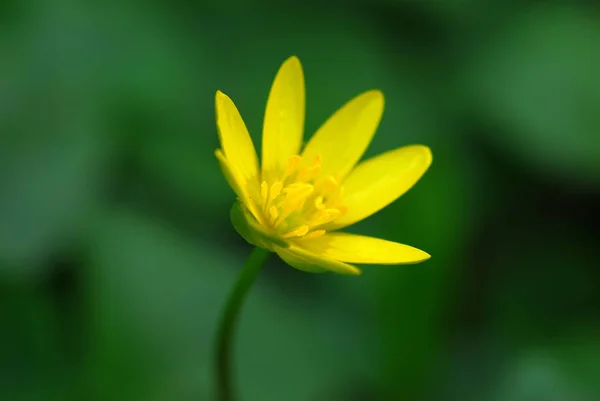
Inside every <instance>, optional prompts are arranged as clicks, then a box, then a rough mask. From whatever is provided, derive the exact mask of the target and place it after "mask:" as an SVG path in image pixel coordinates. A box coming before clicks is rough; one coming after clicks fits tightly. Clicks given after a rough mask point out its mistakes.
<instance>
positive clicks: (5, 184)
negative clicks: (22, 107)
mask: <svg viewBox="0 0 600 401" xmlns="http://www.w3.org/2000/svg"><path fill="white" fill-rule="evenodd" d="M32 128H34V127H32ZM37 129H39V130H42V127H41V126H40V127H37ZM60 129H62V130H64V131H63V132H62V133H61V134H58V135H54V134H55V132H56V131H57V130H60ZM55 130H56V131H55ZM86 130H89V127H85V126H84V127H81V126H76V122H74V121H71V122H69V123H67V122H63V123H61V124H58V125H57V126H54V127H51V126H49V125H45V126H44V127H43V132H45V133H46V134H47V135H49V136H46V137H45V138H36V139H33V140H31V141H29V142H27V143H22V144H18V145H14V146H9V147H5V148H3V149H2V153H3V154H4V155H3V156H2V160H1V162H0V194H2V195H0V220H1V221H2V226H1V227H0V258H1V259H2V261H3V262H4V263H2V266H3V267H4V268H5V269H9V270H6V271H5V272H3V273H5V274H11V275H12V274H16V275H25V276H27V275H29V274H33V273H34V270H36V269H38V267H40V263H42V262H44V261H45V259H46V258H47V257H48V254H49V253H50V252H52V251H53V250H54V249H55V248H56V247H60V246H64V245H68V243H69V241H70V239H71V238H72V237H73V236H74V235H75V233H76V232H77V230H78V229H79V228H81V227H82V225H83V224H85V222H84V219H85V218H86V215H87V214H88V213H89V212H91V211H92V210H93V208H94V207H95V205H96V202H97V201H98V199H97V197H96V196H97V195H98V190H99V185H100V184H101V178H102V166H103V161H104V157H105V152H104V150H103V146H102V144H101V143H99V141H98V138H97V137H94V136H93V134H92V133H91V132H90V131H86ZM53 131H54V132H53ZM69 131H70V132H69ZM11 151H12V152H11Z"/></svg>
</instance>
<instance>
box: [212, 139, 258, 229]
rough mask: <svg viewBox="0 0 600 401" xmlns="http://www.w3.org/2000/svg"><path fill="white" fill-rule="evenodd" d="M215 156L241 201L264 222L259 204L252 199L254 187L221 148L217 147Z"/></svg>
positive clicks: (255, 216) (256, 217)
mask: <svg viewBox="0 0 600 401" xmlns="http://www.w3.org/2000/svg"><path fill="white" fill-rule="evenodd" d="M215 156H216V157H217V160H218V161H219V166H220V167H221V172H222V173H223V176H224V177H225V179H226V180H227V183H228V184H229V186H230V187H231V189H233V191H234V192H235V194H236V195H237V196H238V198H239V199H240V201H241V202H242V203H243V204H244V205H245V206H246V208H247V209H248V210H249V211H250V212H251V213H252V215H253V216H254V218H255V219H256V220H257V221H259V222H260V223H261V224H264V222H265V221H264V217H263V215H262V213H260V212H259V208H258V206H257V205H256V204H255V203H254V202H253V201H252V187H249V186H248V183H247V182H246V181H245V180H244V178H243V177H242V176H241V175H240V174H239V173H238V172H237V170H236V169H235V167H234V166H232V165H231V163H229V161H228V160H227V158H226V157H225V155H224V154H223V151H222V150H221V149H217V150H216V151H215Z"/></svg>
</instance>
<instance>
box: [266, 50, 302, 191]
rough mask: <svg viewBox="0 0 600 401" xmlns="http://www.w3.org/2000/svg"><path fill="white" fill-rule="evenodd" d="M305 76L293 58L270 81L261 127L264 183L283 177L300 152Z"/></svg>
mask: <svg viewBox="0 0 600 401" xmlns="http://www.w3.org/2000/svg"><path fill="white" fill-rule="evenodd" d="M304 107H305V94H304V74H303V73H302V65H301V64H300V60H298V58H297V57H296V56H292V57H290V58H288V59H287V60H286V61H285V62H284V63H283V64H282V65H281V67H280V68H279V72H278V73H277V76H276V77H275V80H274V81H273V86H272V87H271V92H270V93H269V100H268V101H267V108H266V111H265V120H264V125H263V141H262V173H263V180H269V181H270V180H271V179H272V178H273V177H269V176H268V175H273V176H278V175H281V173H283V170H284V169H285V166H286V164H287V161H288V159H289V158H290V156H293V155H296V154H298V153H299V152H300V146H301V144H302V133H303V131H304Z"/></svg>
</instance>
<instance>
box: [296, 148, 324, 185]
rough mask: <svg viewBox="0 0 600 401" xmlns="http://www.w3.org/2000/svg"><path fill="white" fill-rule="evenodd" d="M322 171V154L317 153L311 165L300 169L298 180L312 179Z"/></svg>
mask: <svg viewBox="0 0 600 401" xmlns="http://www.w3.org/2000/svg"><path fill="white" fill-rule="evenodd" d="M320 172H321V155H320V154H319V155H316V156H315V158H314V159H313V160H312V162H311V163H310V165H309V166H307V167H304V168H302V169H300V172H299V173H298V176H297V177H296V181H300V182H304V181H312V180H313V179H314V178H315V177H316V176H317V175H318V174H319V173H320Z"/></svg>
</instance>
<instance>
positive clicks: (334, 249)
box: [215, 57, 432, 274]
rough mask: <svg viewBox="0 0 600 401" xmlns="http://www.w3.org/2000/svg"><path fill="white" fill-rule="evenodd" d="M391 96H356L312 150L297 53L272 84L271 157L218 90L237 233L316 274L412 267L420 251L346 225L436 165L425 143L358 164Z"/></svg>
mask: <svg viewBox="0 0 600 401" xmlns="http://www.w3.org/2000/svg"><path fill="white" fill-rule="evenodd" d="M383 104H384V100H383V94H382V93H381V92H380V91H378V90H371V91H367V92H365V93H363V94H361V95H359V96H357V97H355V98H354V99H352V100H350V101H349V102H348V103H346V104H345V105H344V106H342V108H340V109H339V110H338V111H337V112H336V113H335V114H333V116H331V117H330V118H329V119H328V120H327V121H326V122H325V124H323V125H322V126H321V128H319V129H318V130H317V132H316V133H315V134H314V136H313V137H312V138H311V140H310V141H309V142H308V143H307V144H306V146H305V147H304V148H303V149H302V137H303V131H304V107H305V96H304V75H303V72H302V66H301V65H300V61H299V60H298V58H296V57H290V58H289V59H287V60H286V61H285V62H284V63H283V64H282V65H281V67H280V69H279V72H278V73H277V76H276V78H275V81H274V82H273V86H272V87H271V92H270V94H269V98H268V101H267V108H266V112H265V118H264V126H263V141H262V163H260V165H259V161H258V157H257V155H256V151H255V149H254V144H253V143H252V139H251V138H250V135H249V134H248V130H247V128H246V125H245V124H244V121H243V120H242V117H241V116H240V114H239V112H238V110H237V108H236V107H235V105H234V104H233V102H232V101H231V99H230V98H229V97H228V96H227V95H225V94H223V93H222V92H220V91H217V94H216V111H217V127H218V131H219V138H220V141H221V149H218V150H217V151H216V152H215V154H216V156H217V159H218V160H219V163H220V166H221V170H222V171H223V174H224V175H225V177H226V179H227V181H228V182H229V185H230V186H231V187H232V188H233V190H234V191H235V193H236V194H237V196H238V201H237V202H236V203H235V204H234V206H233V208H232V209H231V220H232V223H233V225H234V227H235V229H236V231H237V232H238V233H239V234H240V235H241V236H242V237H244V238H245V239H246V241H248V242H249V243H251V244H253V245H256V246H259V247H262V248H265V249H268V250H270V251H273V252H276V253H277V254H278V255H279V256H280V257H281V258H282V259H283V260H284V261H285V262H287V263H288V264H289V265H291V266H293V267H295V268H297V269H300V270H304V271H309V272H324V271H334V272H337V273H344V274H359V273H360V270H359V269H358V268H357V267H356V266H354V265H353V264H354V263H356V264H360V263H365V264H410V263H418V262H421V261H424V260H426V259H428V258H429V255H428V254H427V253H425V252H423V251H421V250H419V249H416V248H413V247H410V246H408V245H403V244H399V243H396V242H391V241H386V240H383V239H378V238H373V237H366V236H362V235H354V234H348V233H342V232H339V231H338V230H339V229H341V228H344V227H346V226H349V225H351V224H353V223H356V222H358V221H360V220H362V219H364V218H366V217H368V216H370V215H372V214H373V213H375V212H377V211H379V210H381V209H382V208H383V207H385V206H387V205H388V204H390V203H391V202H393V201H394V200H396V199H397V198H398V197H399V196H401V195H402V194H404V193H405V192H406V191H408V190H409V189H410V188H411V187H412V186H413V185H414V184H415V183H416V182H417V181H418V180H419V178H420V177H421V176H422V175H423V173H425V171H426V170H427V168H428V167H429V165H430V164H431V158H432V156H431V151H430V150H429V148H428V147H426V146H422V145H412V146H406V147H402V148H398V149H395V150H392V151H389V152H386V153H383V154H381V155H379V156H376V157H374V158H372V159H369V160H366V161H363V162H361V163H358V162H359V160H360V158H361V157H362V155H363V153H364V152H365V150H366V148H367V146H368V145H369V143H370V142H371V139H372V138H373V135H374V134H375V130H376V129H377V126H378V125H379V121H380V120H381V116H382V114H383Z"/></svg>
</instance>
